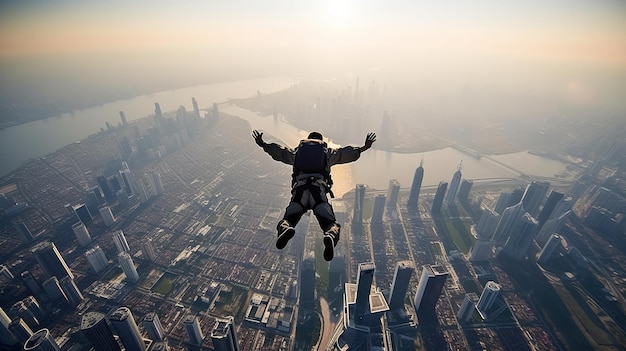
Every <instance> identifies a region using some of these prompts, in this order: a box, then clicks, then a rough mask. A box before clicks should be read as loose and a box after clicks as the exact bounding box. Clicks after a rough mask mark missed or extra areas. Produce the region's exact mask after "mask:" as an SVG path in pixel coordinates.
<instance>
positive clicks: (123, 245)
mask: <svg viewBox="0 0 626 351" xmlns="http://www.w3.org/2000/svg"><path fill="white" fill-rule="evenodd" d="M113 243H114V244H115V247H116V248H117V253H122V252H130V246H128V241H126V236H125V235H124V232H123V231H121V230H117V231H116V232H115V233H113Z"/></svg>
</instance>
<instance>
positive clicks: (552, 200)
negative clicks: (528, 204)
mask: <svg viewBox="0 0 626 351" xmlns="http://www.w3.org/2000/svg"><path fill="white" fill-rule="evenodd" d="M563 196H565V195H564V194H563V193H560V192H558V191H554V190H552V191H551V192H550V196H548V200H546V203H545V205H543V208H542V209H541V212H540V213H539V216H538V217H537V221H539V227H542V226H543V225H544V224H545V223H546V221H547V220H548V219H549V218H550V216H551V215H552V211H554V208H555V207H556V205H557V204H558V203H559V201H561V199H562V198H563Z"/></svg>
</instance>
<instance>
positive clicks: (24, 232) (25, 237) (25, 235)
mask: <svg viewBox="0 0 626 351" xmlns="http://www.w3.org/2000/svg"><path fill="white" fill-rule="evenodd" d="M15 229H17V231H18V232H19V233H20V235H21V236H22V241H23V242H24V243H32V242H33V241H34V240H35V236H34V235H33V233H31V231H30V229H28V227H27V226H26V223H24V222H17V223H15Z"/></svg>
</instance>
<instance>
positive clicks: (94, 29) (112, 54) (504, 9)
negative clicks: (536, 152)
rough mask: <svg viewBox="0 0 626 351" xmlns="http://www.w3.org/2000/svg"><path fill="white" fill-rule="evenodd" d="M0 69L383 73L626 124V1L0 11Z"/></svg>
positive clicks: (16, 6) (217, 75) (23, 76)
mask: <svg viewBox="0 0 626 351" xmlns="http://www.w3.org/2000/svg"><path fill="white" fill-rule="evenodd" d="M0 60H1V61H0V62H2V67H0V79H2V80H3V81H4V82H3V83H2V85H4V87H3V90H7V87H6V85H7V84H8V83H7V82H10V83H15V85H16V86H20V85H26V84H35V82H37V81H38V79H44V80H45V79H48V80H49V81H54V80H55V79H63V80H64V81H65V82H66V84H75V85H80V84H81V82H82V81H83V80H86V79H91V80H96V81H98V80H99V81H101V84H102V85H103V86H108V85H111V86H114V85H115V82H117V83H120V81H122V82H124V78H126V79H127V81H128V82H124V83H127V84H130V85H132V86H139V87H141V88H144V87H145V86H148V85H149V84H152V83H153V84H155V85H159V84H160V85H163V84H174V85H181V84H182V85H184V84H185V82H187V81H193V80H194V78H193V77H194V76H195V75H197V76H200V77H201V78H197V80H200V81H201V80H207V79H211V78H212V77H214V79H216V80H220V79H228V77H229V75H227V74H226V73H225V72H229V73H230V74H231V76H232V77H236V78H242V77H245V76H246V75H250V76H252V75H257V76H258V75H266V74H286V75H293V76H295V78H300V77H307V76H309V77H312V76H316V75H335V74H341V73H349V72H352V73H354V74H357V75H359V74H362V72H367V71H369V72H373V71H377V70H381V71H386V72H388V73H389V74H390V75H393V74H396V75H397V76H399V77H411V79H413V80H419V81H421V85H420V84H417V85H415V84H414V85H415V86H414V87H413V88H414V89H416V91H417V92H422V91H426V90H428V88H429V87H430V88H431V90H432V91H430V93H433V91H440V90H441V91H444V90H445V89H448V88H451V87H455V86H463V85H468V84H469V85H473V86H477V87H487V88H485V89H504V90H507V91H508V90H513V91H524V92H530V93H532V94H539V95H542V94H544V93H545V94H547V95H550V96H560V97H562V98H563V99H565V100H568V101H570V102H571V103H574V104H598V105H601V106H605V107H607V106H608V107H610V109H611V110H612V111H615V110H618V111H622V112H623V111H624V110H626V107H625V106H624V102H623V100H624V99H623V97H624V96H626V83H625V82H626V1H623V0H613V1H608V0H594V1H591V0H585V1H579V0H553V1H519V0H516V1H493V0H492V1H486V0H477V1H415V0H410V1H350V0H345V1H341V0H339V1H331V0H327V1H308V2H303V1H287V0H285V1H255V0H250V1H182V2H176V1H117V0H114V1H106V2H105V1H18V0H13V1H5V0H0ZM177 79H179V80H180V81H177ZM137 81H141V82H142V83H143V84H140V83H138V82H137ZM151 82H152V83H151ZM191 83H194V84H195V83H199V81H193V82H191ZM411 84H412V83H406V84H405V85H404V86H405V87H408V86H409V85H411ZM48 85H50V83H48ZM52 85H53V84H52ZM43 86H47V85H46V84H43ZM397 86H402V85H401V84H400V83H398V84H397ZM24 89H26V90H27V89H28V87H26V88H24ZM33 89H34V88H33Z"/></svg>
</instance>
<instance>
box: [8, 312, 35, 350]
mask: <svg viewBox="0 0 626 351" xmlns="http://www.w3.org/2000/svg"><path fill="white" fill-rule="evenodd" d="M8 329H9V331H10V332H11V334H13V336H14V337H15V338H17V340H18V342H20V343H22V344H25V343H26V341H28V339H30V337H31V336H33V334H34V333H33V330H32V329H30V327H29V326H28V324H26V322H25V321H24V320H23V319H22V318H20V317H16V318H13V320H12V321H11V323H9V326H8Z"/></svg>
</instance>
